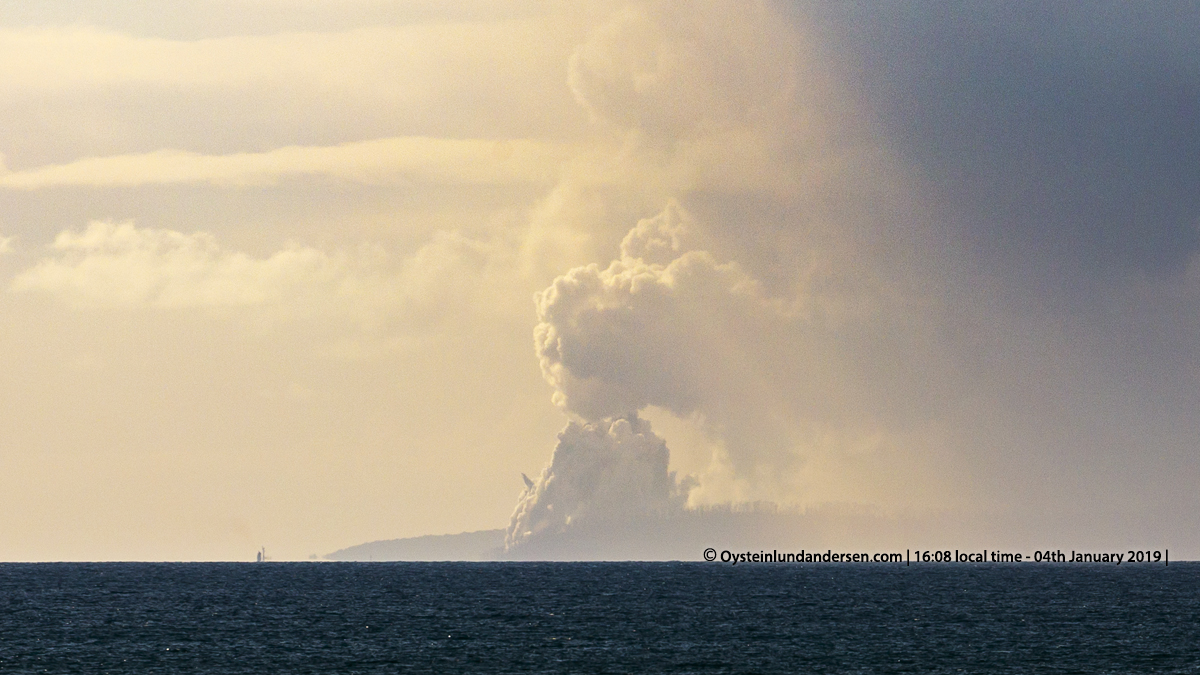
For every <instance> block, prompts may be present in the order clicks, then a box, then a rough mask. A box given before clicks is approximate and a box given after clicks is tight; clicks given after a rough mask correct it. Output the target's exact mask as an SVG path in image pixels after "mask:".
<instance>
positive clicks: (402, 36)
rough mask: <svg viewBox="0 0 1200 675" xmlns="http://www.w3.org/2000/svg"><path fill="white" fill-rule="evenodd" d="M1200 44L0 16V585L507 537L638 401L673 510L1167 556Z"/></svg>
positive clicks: (375, 5)
mask: <svg viewBox="0 0 1200 675" xmlns="http://www.w3.org/2000/svg"><path fill="white" fill-rule="evenodd" d="M1198 24H1200V4H1198V3H1195V2H1179V3H1170V2H1159V3H1154V4H1152V5H1148V6H1142V5H1135V4H1130V3H1117V2H1114V3H1086V4H1080V3H1068V2H1064V3H1047V2H1028V3H1025V2H1016V3H1006V4H1004V5H1003V7H1002V8H996V7H994V6H993V5H992V4H989V3H974V4H970V5H963V4H937V3H915V2H914V3H888V4H885V5H880V4H879V3H874V2H864V3H841V2H839V3H821V2H814V3H807V2H784V1H778V2H774V1H771V2H761V3H757V2H742V1H740V0H738V1H735V0H698V1H697V2H690V3H681V2H642V3H638V2H633V3H624V2H607V1H599V0H597V1H586V2H580V1H578V0H574V1H569V2H568V1H565V0H564V1H557V0H543V1H537V0H511V1H510V0H487V1H484V0H479V1H474V0H465V1H461V2H449V1H446V2H435V1H433V0H412V1H401V0H397V1H393V2H385V1H383V0H336V1H335V0H181V1H180V2H172V3H165V4H164V3H151V2H141V1H133V0H131V1H128V2H113V1H111V0H106V1H105V2H99V1H95V2H93V1H84V0H78V1H67V0H62V1H57V0H47V1H44V2H38V3H17V2H0V119H2V120H3V121H4V124H0V158H2V160H3V164H0V289H2V290H0V349H2V352H0V353H3V354H4V357H5V365H4V368H3V372H4V376H3V377H2V378H0V404H2V407H0V410H3V411H4V413H5V421H4V424H3V430H2V431H0V560H108V559H122V560H128V559H137V560H210V559H214V560H222V559H252V558H253V555H254V551H255V550H257V548H258V547H259V546H262V545H265V546H266V547H267V549H268V552H269V553H270V554H272V555H273V557H276V558H279V559H289V558H301V559H302V558H307V557H308V556H309V555H310V554H318V555H323V554H325V553H328V552H330V551H333V550H335V549H339V548H343V547H346V546H350V545H353V544H358V543H362V542H365V541H371V540H376V539H390V538H396V537H406V536H416V535H423V534H441V533H451V532H460V531H465V530H478V529H491V528H499V527H505V526H506V525H507V524H508V523H509V518H510V516H511V515H512V514H513V511H514V507H515V506H516V505H517V499H518V495H519V494H520V493H521V490H522V489H523V487H524V485H523V483H522V481H521V477H520V474H521V472H525V473H528V474H530V475H531V476H536V475H538V472H540V471H541V470H542V468H543V467H544V466H545V465H546V464H547V462H548V461H549V460H550V453H551V451H552V450H553V448H554V447H555V444H556V434H557V433H558V432H559V431H560V430H561V429H562V428H563V426H564V425H565V424H566V422H567V421H568V419H575V420H578V421H595V420H599V419H602V418H607V417H611V416H614V415H620V414H623V413H629V412H634V411H640V412H641V415H642V417H644V418H646V419H648V420H649V421H650V423H651V424H652V425H653V428H654V432H655V433H656V434H658V436H661V437H662V438H664V439H665V440H666V443H667V445H668V447H669V448H670V451H671V454H670V460H669V466H670V469H671V470H673V471H675V472H676V475H677V477H679V478H680V479H683V478H684V477H687V476H690V477H691V479H689V482H688V483H687V485H689V486H691V487H690V490H685V492H686V498H687V500H688V503H689V504H690V505H692V506H698V505H704V504H719V503H726V502H730V501H753V500H768V501H774V502H777V503H780V504H785V505H789V506H794V507H797V508H800V509H803V508H822V505H831V504H832V505H850V506H853V507H855V508H862V509H867V510H870V511H872V512H875V513H879V514H884V515H885V516H897V517H900V516H902V517H904V518H907V519H910V520H911V519H917V520H920V519H927V520H929V521H930V522H934V521H936V522H945V519H947V518H949V519H950V520H951V521H954V522H957V523H959V524H960V525H962V526H963V527H968V525H963V524H969V523H975V522H981V523H982V522H986V523H990V524H991V525H992V526H993V527H994V528H996V529H995V532H996V533H997V534H996V536H997V537H1002V538H1004V539H1005V541H1008V542H1015V543H1018V544H1020V545H1027V546H1029V547H1031V548H1032V547H1042V548H1047V547H1060V546H1062V547H1068V546H1072V545H1076V544H1078V545H1094V546H1108V547H1112V548H1114V549H1122V550H1124V549H1128V548H1143V549H1144V548H1164V547H1171V549H1172V557H1175V555H1176V551H1178V552H1180V554H1181V557H1182V555H1184V554H1189V555H1190V556H1191V557H1196V556H1200V535H1198V534H1197V533H1198V532H1200V517H1198V516H1197V513H1198V509H1200V493H1198V492H1197V490H1196V489H1195V488H1196V484H1197V480H1198V479H1200V415H1197V414H1196V413H1197V411H1198V410H1200V257H1198V256H1200V34H1198V33H1197V32H1196V31H1195V30H1194V27H1195V26H1196V25H1198ZM623 433H624V432H623ZM918 545H920V542H914V546H918ZM996 545H999V543H997V544H996ZM697 555H699V552H698V553H697Z"/></svg>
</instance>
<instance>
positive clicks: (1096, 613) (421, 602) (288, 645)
mask: <svg viewBox="0 0 1200 675" xmlns="http://www.w3.org/2000/svg"><path fill="white" fill-rule="evenodd" d="M459 672H462V673H473V672H479V673H568V672H569V673H1200V564H1196V563H1192V564H1188V563H1172V564H1171V565H1170V567H1164V566H1162V565H1129V564H1125V565H1121V566H1115V565H1064V564H1059V565H1036V564H1020V565H1017V564H1012V565H922V566H912V567H905V566H903V565H899V566H892V565H739V566H736V567H731V566H728V565H721V564H717V563H713V564H705V563H295V564H292V563H269V564H262V565H255V564H209V563H199V564H140V563H123V564H39V565H26V564H6V565H0V673H329V674H336V673H459Z"/></svg>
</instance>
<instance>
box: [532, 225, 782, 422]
mask: <svg viewBox="0 0 1200 675" xmlns="http://www.w3.org/2000/svg"><path fill="white" fill-rule="evenodd" d="M685 218H686V213H685V212H683V211H682V210H681V209H680V208H679V207H678V206H674V205H673V206H669V207H668V208H667V210H665V211H664V212H663V213H662V214H660V215H659V216H657V217H655V218H652V219H646V220H643V221H641V222H639V223H638V226H637V227H635V228H634V229H633V230H631V231H630V232H629V234H628V235H627V236H626V237H625V240H624V241H623V242H622V246H621V250H622V257H621V258H620V259H619V260H614V261H613V262H612V263H611V264H609V265H608V267H606V268H603V269H601V268H600V267H599V266H598V265H595V264H592V265H588V266H585V267H577V268H575V269H572V270H570V271H568V272H567V273H565V274H563V275H562V276H560V277H558V278H557V279H555V280H554V283H553V284H552V285H551V286H550V287H549V288H547V289H546V290H544V291H543V292H542V293H541V294H540V295H539V296H538V298H537V302H536V304H537V312H538V320H539V323H538V325H537V327H536V328H535V331H534V335H535V345H536V350H537V354H538V358H539V360H540V363H541V368H542V374H543V376H544V377H545V378H546V380H547V381H548V382H549V383H550V384H551V385H553V386H554V387H555V389H556V392H557V393H556V394H555V401H556V403H557V404H558V405H560V406H562V407H563V408H564V409H566V410H568V411H570V412H573V413H576V414H579V415H582V416H583V417H584V418H586V419H591V420H596V419H601V418H604V417H612V416H616V415H621V414H625V413H632V412H636V411H638V410H641V409H642V408H644V407H646V406H648V405H655V406H659V407H662V408H665V409H668V410H670V411H672V412H674V413H675V414H677V415H680V416H687V415H689V414H691V413H692V412H694V411H695V410H696V409H697V407H698V406H700V405H702V403H703V402H704V401H705V399H706V397H707V396H708V395H709V393H710V392H712V391H713V390H714V387H715V386H716V385H717V383H718V382H719V381H720V380H721V379H723V378H725V377H727V376H729V375H731V374H732V373H728V372H726V370H727V369H728V368H730V367H731V366H732V365H733V364H731V363H730V362H729V360H728V359H727V358H725V352H726V350H727V348H728V346H729V345H728V343H727V342H726V338H727V331H728V327H730V326H743V327H747V326H751V325H755V324H758V323H759V322H761V321H762V320H764V319H767V320H770V319H769V318H768V317H770V318H776V317H778V316H779V314H778V310H779V306H778V304H775V303H772V302H771V301H770V300H769V299H768V298H765V297H764V296H763V295H762V293H761V290H760V288H759V287H758V285H757V284H756V282H755V281H754V280H753V279H751V278H750V277H749V276H747V275H746V273H745V272H744V271H742V270H741V268H740V267H738V265H736V264H735V263H724V264H722V263H718V262H717V261H716V259H714V257H713V256H712V254H710V253H708V252H707V251H695V250H693V251H679V250H678V249H679V246H680V244H679V241H680V238H681V237H682V236H683V235H684V232H685V229H684V225H683V224H682V222H681V221H682V220H683V219H685ZM647 258H649V261H648V260H647ZM651 261H658V262H651Z"/></svg>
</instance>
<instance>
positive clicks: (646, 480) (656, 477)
mask: <svg viewBox="0 0 1200 675" xmlns="http://www.w3.org/2000/svg"><path fill="white" fill-rule="evenodd" d="M668 458H669V453H668V451H667V445H666V442H665V441H663V439H662V438H659V437H658V436H656V435H655V434H654V432H653V431H651V430H650V423H649V422H647V421H646V420H643V419H639V418H638V417H637V415H627V416H623V417H618V418H615V419H605V420H602V421H599V422H596V423H594V424H579V423H576V422H571V423H570V424H568V425H567V428H566V429H564V430H563V431H562V433H560V434H559V435H558V446H557V447H556V448H555V449H554V457H553V459H551V461H550V466H548V467H546V468H545V469H544V470H542V473H541V475H540V476H538V478H537V480H536V481H534V482H533V485H532V486H529V487H527V488H526V489H525V491H524V492H522V493H521V497H520V500H519V501H518V502H517V508H516V510H515V511H514V512H513V516H512V521H511V523H510V524H509V526H508V532H507V534H506V536H505V546H506V547H507V548H509V549H512V548H514V547H517V546H521V545H527V544H530V543H536V542H537V541H539V540H543V539H546V538H552V537H554V536H557V535H562V534H564V533H565V532H567V531H568V529H571V528H579V527H584V528H599V529H611V528H614V527H615V528H622V527H626V526H629V525H630V524H633V523H637V522H641V521H645V520H646V519H648V518H653V517H655V516H658V517H662V516H668V515H670V514H672V513H674V512H677V511H678V510H680V509H681V508H682V506H683V503H684V501H685V500H686V499H687V490H688V488H689V487H690V483H689V482H688V481H686V480H685V481H682V482H677V481H676V478H675V474H674V473H673V472H668V471H667V461H668Z"/></svg>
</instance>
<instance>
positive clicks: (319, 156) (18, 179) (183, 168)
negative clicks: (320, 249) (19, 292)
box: [0, 137, 570, 190]
mask: <svg viewBox="0 0 1200 675" xmlns="http://www.w3.org/2000/svg"><path fill="white" fill-rule="evenodd" d="M569 154H570V149H569V147H568V146H562V145H555V144H552V143H542V142H538V141H532V140H523V139H516V140H507V139H501V140H477V139H444V138H421V137H405V138H383V139H377V140H371V141H360V142H357V143H344V144H342V145H337V146H329V147H297V146H292V147H286V148H277V149H274V150H270V151H267V152H259V153H237V154H231V155H217V156H213V155H202V154H198V153H193V152H183V151H179V150H159V151H157V152H150V153H142V154H131V155H118V156H113V157H92V158H87V159H81V160H77V161H74V162H71V163H68V164H60V165H54V166H46V167H40V168H36V169H28V170H25V171H16V172H9V171H3V165H2V164H0V171H2V172H0V187H6V188H10V189H17V190H35V189H40V188H46V187H54V186H61V185H87V186H95V187H118V186H136V185H155V184H173V183H201V182H203V183H214V184H217V185H253V184H261V183H269V182H274V181H276V180H278V179H280V178H282V177H287V176H298V175H324V176H332V177H336V178H340V179H343V180H352V181H359V182H368V183H378V182H395V181H402V180H418V181H429V182H435V183H445V184H511V183H550V182H553V181H554V179H555V177H556V174H557V173H558V167H559V165H561V163H562V162H563V161H564V160H565V158H566V157H568V156H569Z"/></svg>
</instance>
